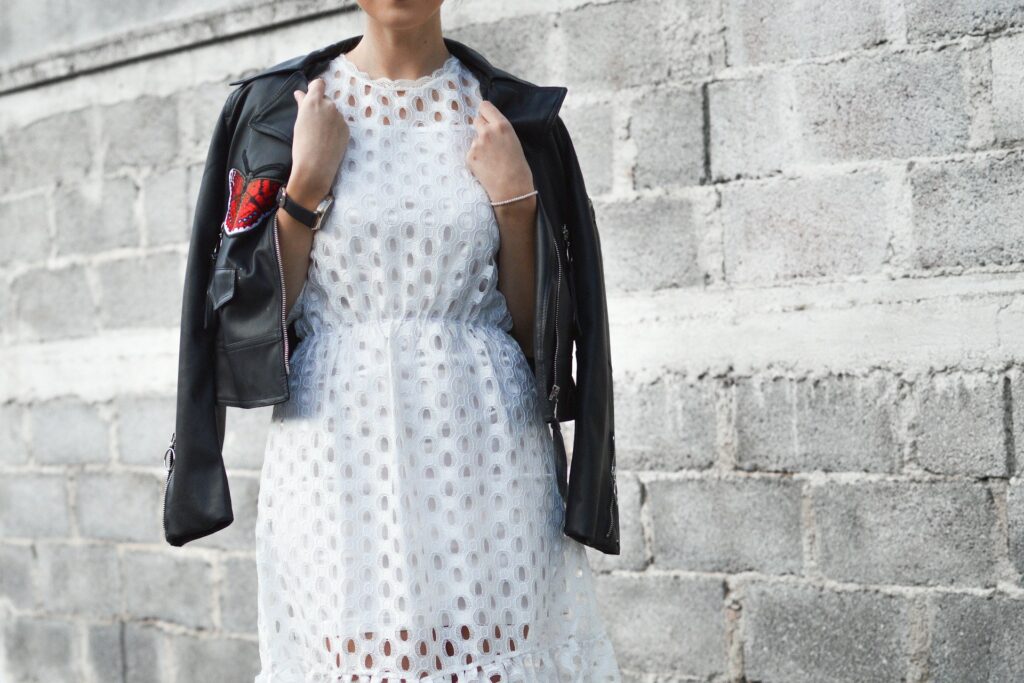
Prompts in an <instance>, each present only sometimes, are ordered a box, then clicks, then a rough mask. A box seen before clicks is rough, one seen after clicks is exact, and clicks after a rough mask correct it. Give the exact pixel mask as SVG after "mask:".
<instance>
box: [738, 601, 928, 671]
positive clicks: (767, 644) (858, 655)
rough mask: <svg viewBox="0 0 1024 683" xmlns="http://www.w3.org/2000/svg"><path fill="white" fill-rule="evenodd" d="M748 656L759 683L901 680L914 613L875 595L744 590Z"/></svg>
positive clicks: (749, 667)
mask: <svg viewBox="0 0 1024 683" xmlns="http://www.w3.org/2000/svg"><path fill="white" fill-rule="evenodd" d="M740 596H741V597H740V599H741V600H742V602H743V617H742V619H743V657H744V662H745V664H746V672H747V676H748V677H749V680H752V681H786V682H787V683H817V682H818V681H825V680H827V681H837V682H839V681H849V682H850V683H859V682H860V681H898V680H901V678H902V675H903V672H904V671H905V670H906V667H907V661H906V660H907V654H906V651H907V646H908V645H909V642H908V641H909V635H908V619H907V606H906V603H905V601H904V600H903V599H902V598H899V597H895V596H891V595H884V594H881V593H874V592H866V591H865V592H862V591H831V590H827V589H822V588H819V587H816V586H809V585H794V584H775V583H752V584H750V585H747V586H744V587H743V589H742V591H741V593H740Z"/></svg>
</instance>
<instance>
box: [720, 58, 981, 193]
mask: <svg viewBox="0 0 1024 683" xmlns="http://www.w3.org/2000/svg"><path fill="white" fill-rule="evenodd" d="M963 62H964V57H963V56H962V55H961V53H959V52H958V51H956V50H943V51H939V52H923V53H913V54H898V55H897V54H894V55H888V56H883V57H878V56H856V57H851V58H849V59H846V60H843V61H838V62H829V63H825V64H819V63H813V62H808V63H804V64H800V65H797V66H792V67H784V68H780V69H778V70H773V71H769V72H758V73H757V74H756V75H753V76H751V77H749V78H744V79H741V80H735V81H732V80H730V81H722V82H717V83H712V84H711V105H710V109H711V164H712V170H713V171H714V177H715V178H731V177H734V176H737V175H762V174H767V173H770V172H772V171H775V170H778V169H786V168H790V167H796V166H798V165H799V164H802V163H808V162H811V163H835V162H843V161H855V160H869V159H898V158H901V157H915V156H921V155H943V154H951V153H954V152H957V151H961V150H963V149H965V148H966V147H967V143H968V141H969V138H970V113H971V109H970V106H969V100H968V97H967V92H968V89H967V88H966V76H965V74H964V67H963ZM836 199H837V200H838V199H839V198H838V197H837V198H836Z"/></svg>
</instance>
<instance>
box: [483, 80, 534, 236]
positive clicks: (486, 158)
mask: <svg viewBox="0 0 1024 683" xmlns="http://www.w3.org/2000/svg"><path fill="white" fill-rule="evenodd" d="M473 126H474V127H475V128H476V137H475V138H474V140H473V143H472V144H471V145H470V146H469V152H468V154H467V155H466V163H467V165H468V166H469V170H471V171H472V172H473V175H475V176H476V178H477V180H479V181H480V184H481V185H483V187H484V190H486V191H487V196H488V197H490V199H491V201H492V202H497V201H501V200H503V199H511V198H512V197H518V196H519V195H522V194H526V193H527V192H532V191H533V172H532V171H531V170H530V165H529V164H528V163H526V155H524V154H523V146H522V144H520V142H519V136H518V135H516V131H515V129H514V128H512V124H511V123H509V121H508V119H506V118H505V115H504V114H502V113H501V112H500V111H499V110H498V108H497V107H495V106H494V105H493V104H491V103H490V102H489V101H487V100H483V101H482V102H480V107H479V108H478V110H477V116H476V118H474V119H473ZM535 204H536V201H535V199H534V198H533V197H530V198H528V199H522V200H519V201H517V202H512V203H511V204H505V205H502V206H499V207H495V209H496V210H498V211H499V218H500V212H501V211H504V207H506V206H507V207H510V208H511V207H515V211H516V212H517V213H530V209H531V207H532V206H534V205H535Z"/></svg>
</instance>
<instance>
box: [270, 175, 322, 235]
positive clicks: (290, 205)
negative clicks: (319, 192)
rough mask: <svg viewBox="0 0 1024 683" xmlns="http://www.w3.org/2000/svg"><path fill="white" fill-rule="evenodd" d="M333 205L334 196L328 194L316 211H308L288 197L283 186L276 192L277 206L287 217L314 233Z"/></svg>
mask: <svg viewBox="0 0 1024 683" xmlns="http://www.w3.org/2000/svg"><path fill="white" fill-rule="evenodd" d="M333 203H334V195H333V194H331V193H330V192H328V193H327V196H326V197H324V198H323V199H321V200H320V203H319V204H317V206H316V209H314V210H312V211H310V210H309V209H307V208H306V207H304V206H302V205H300V204H299V203H298V202H296V201H295V200H294V199H292V198H291V197H289V196H288V192H287V191H286V190H285V186H284V185H282V186H281V188H280V189H279V190H278V191H277V205H278V206H279V207H280V208H282V209H284V210H285V211H287V212H288V215H289V216H291V217H292V218H294V219H295V220H297V221H298V222H300V223H302V224H303V225H305V226H306V227H308V228H309V229H310V230H312V231H314V232H316V231H317V230H319V229H320V225H321V224H322V223H323V220H324V216H326V215H327V211H328V210H329V209H330V208H331V204H333Z"/></svg>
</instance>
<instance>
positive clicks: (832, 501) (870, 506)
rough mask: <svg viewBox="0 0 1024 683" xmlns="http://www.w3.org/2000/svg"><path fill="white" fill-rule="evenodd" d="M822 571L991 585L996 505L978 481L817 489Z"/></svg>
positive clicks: (859, 578)
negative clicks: (969, 482) (971, 482)
mask: <svg viewBox="0 0 1024 683" xmlns="http://www.w3.org/2000/svg"><path fill="white" fill-rule="evenodd" d="M811 505H812V507H813V514H814V519H815V523H816V526H817V544H818V554H819V558H818V566H819V569H820V570H821V572H822V573H823V574H824V575H825V576H827V577H829V578H832V579H836V580H837V581H848V582H853V583H865V584H907V585H934V586H949V585H957V586H965V587H966V586H972V587H985V586H992V585H994V583H995V579H996V562H997V557H996V554H995V553H996V550H997V544H996V541H995V538H994V535H995V534H996V532H997V527H996V505H995V501H994V500H993V496H992V493H991V491H989V490H988V489H987V488H986V487H985V486H984V485H981V484H967V483H960V482H929V483H917V482H914V483H910V482H906V483H904V482H898V483H896V482H880V483H864V484H838V483H836V484H827V485H824V486H820V487H814V489H813V490H812V492H811Z"/></svg>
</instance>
